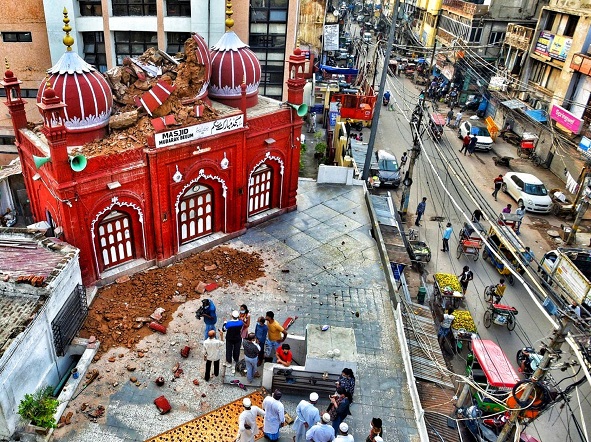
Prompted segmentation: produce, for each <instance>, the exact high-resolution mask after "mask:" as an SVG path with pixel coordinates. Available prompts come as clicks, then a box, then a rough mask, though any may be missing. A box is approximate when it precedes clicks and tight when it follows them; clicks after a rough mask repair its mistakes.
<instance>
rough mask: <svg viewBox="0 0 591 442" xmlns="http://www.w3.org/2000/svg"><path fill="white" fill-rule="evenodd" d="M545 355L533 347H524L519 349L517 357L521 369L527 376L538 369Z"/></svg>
mask: <svg viewBox="0 0 591 442" xmlns="http://www.w3.org/2000/svg"><path fill="white" fill-rule="evenodd" d="M542 357H543V355H541V354H539V353H537V352H536V350H535V349H534V348H533V347H523V348H522V349H520V350H518V351H517V355H516V357H515V359H516V360H517V366H518V367H519V371H521V372H523V373H524V374H525V375H527V376H531V375H532V374H533V373H534V372H535V371H536V370H537V369H538V365H540V362H542Z"/></svg>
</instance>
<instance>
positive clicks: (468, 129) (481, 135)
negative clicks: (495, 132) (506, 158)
mask: <svg viewBox="0 0 591 442" xmlns="http://www.w3.org/2000/svg"><path fill="white" fill-rule="evenodd" d="M466 135H470V136H472V135H475V136H476V150H484V151H489V150H491V149H492V145H493V139H492V137H491V136H490V133H489V131H488V128H487V127H486V124H484V123H483V122H482V121H480V120H476V119H472V118H470V119H468V120H466V121H464V122H463V123H462V124H460V127H459V128H458V138H460V139H462V140H463V139H464V137H465V136H466Z"/></svg>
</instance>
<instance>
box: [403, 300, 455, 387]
mask: <svg viewBox="0 0 591 442" xmlns="http://www.w3.org/2000/svg"><path fill="white" fill-rule="evenodd" d="M402 318H403V321H404V333H405V336H406V340H407V342H408V348H409V350H410V355H411V361H412V368H413V372H414V375H415V377H416V378H418V379H423V380H426V381H431V382H436V383H438V384H440V385H442V386H445V387H449V388H452V387H453V384H452V382H451V380H450V378H449V375H447V374H446V373H445V372H444V370H445V367H446V363H445V359H444V358H443V354H442V353H441V348H440V347H439V342H438V341H437V330H436V329H435V324H434V322H433V317H432V315H431V311H430V310H429V309H428V308H426V307H424V306H422V305H420V304H404V305H403V310H402ZM440 367H443V370H442V369H440Z"/></svg>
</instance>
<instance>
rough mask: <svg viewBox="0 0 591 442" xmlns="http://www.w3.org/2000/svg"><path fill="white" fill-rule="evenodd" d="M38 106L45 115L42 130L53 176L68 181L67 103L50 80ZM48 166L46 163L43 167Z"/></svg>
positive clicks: (69, 171)
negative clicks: (61, 98)
mask: <svg viewBox="0 0 591 442" xmlns="http://www.w3.org/2000/svg"><path fill="white" fill-rule="evenodd" d="M37 107H38V108H39V112H41V115H42V117H43V127H42V128H41V132H42V133H43V135H45V138H46V139H47V144H48V146H49V156H50V157H51V168H52V170H53V176H54V178H55V179H56V180H58V181H68V179H69V178H70V177H71V172H72V170H71V169H70V166H69V161H68V147H67V143H66V126H65V124H64V121H65V114H64V109H65V108H66V105H65V104H64V103H62V102H61V100H60V98H59V97H58V96H57V95H56V94H55V91H54V90H53V88H52V87H51V84H50V83H49V81H47V86H46V88H45V90H44V91H43V98H42V99H41V103H37ZM47 166H48V165H44V166H42V167H47Z"/></svg>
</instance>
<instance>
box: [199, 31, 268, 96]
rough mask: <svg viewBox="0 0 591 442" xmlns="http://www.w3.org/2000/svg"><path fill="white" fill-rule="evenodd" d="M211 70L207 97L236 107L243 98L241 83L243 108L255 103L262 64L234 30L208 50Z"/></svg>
mask: <svg viewBox="0 0 591 442" xmlns="http://www.w3.org/2000/svg"><path fill="white" fill-rule="evenodd" d="M211 67H212V75H211V83H210V85H209V96H210V98H213V99H215V100H216V101H219V102H220V103H224V104H227V105H229V106H234V107H239V106H240V100H241V96H242V91H241V89H240V85H241V84H242V82H244V83H245V84H246V107H252V106H255V105H256V104H257V103H258V101H259V98H258V94H259V83H260V82H261V63H260V62H259V60H258V59H257V57H256V55H255V54H254V52H252V51H251V50H250V48H249V47H248V45H246V44H245V43H243V42H242V41H241V40H240V38H238V36H237V35H236V33H235V32H234V31H227V32H226V33H225V34H224V35H223V36H222V38H221V39H220V41H218V43H217V44H216V45H215V46H214V47H212V48H211Z"/></svg>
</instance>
